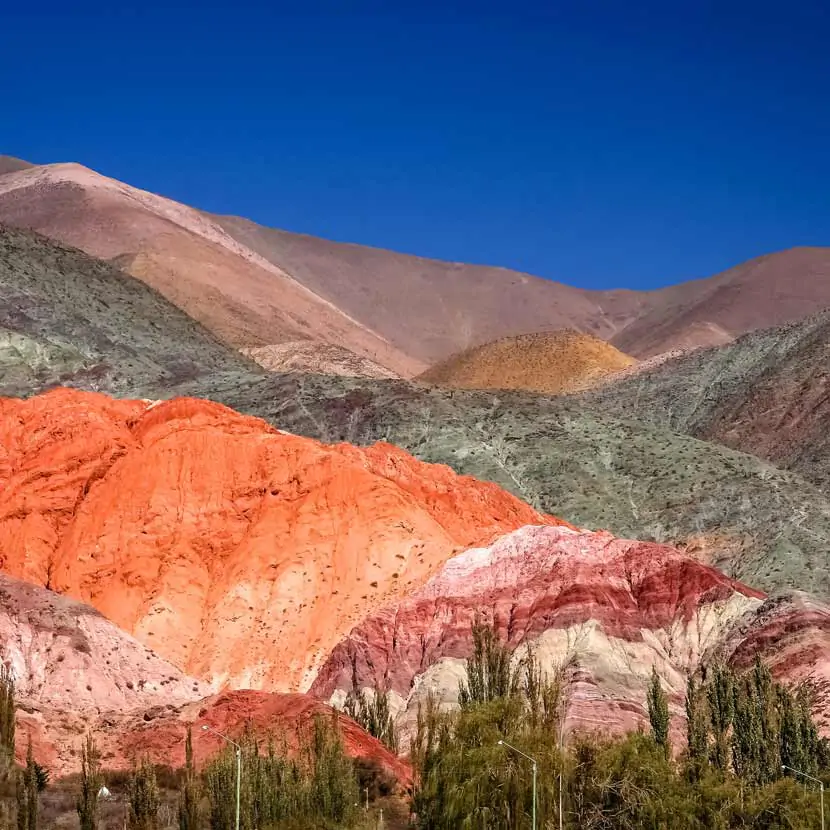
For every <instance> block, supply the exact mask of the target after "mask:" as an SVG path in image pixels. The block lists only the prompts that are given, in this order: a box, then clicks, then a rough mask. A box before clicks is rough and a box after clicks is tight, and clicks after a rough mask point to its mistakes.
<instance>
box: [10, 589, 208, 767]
mask: <svg viewBox="0 0 830 830" xmlns="http://www.w3.org/2000/svg"><path fill="white" fill-rule="evenodd" d="M0 660H2V662H3V663H4V664H5V665H6V666H7V667H8V668H9V669H10V670H11V672H12V675H13V676H14V678H15V685H16V695H17V699H18V702H19V706H20V709H19V715H18V728H17V751H18V756H19V757H20V758H22V757H24V756H25V752H26V744H27V742H28V739H29V737H30V736H31V737H32V739H33V743H34V744H35V746H36V748H37V757H38V760H39V761H40V762H41V763H44V764H46V765H47V766H48V767H49V768H50V769H53V770H62V769H70V768H72V771H74V764H75V763H76V761H77V758H76V755H77V751H78V748H79V746H80V743H81V741H82V740H83V736H84V735H85V734H86V732H87V730H88V729H90V728H91V727H93V726H95V725H98V726H101V727H102V728H105V727H106V724H108V723H110V722H115V721H118V722H121V721H122V720H124V719H136V718H137V719H140V718H142V716H143V714H144V713H146V712H147V711H167V710H173V709H175V708H177V707H180V706H182V705H184V704H186V703H188V702H190V701H193V700H198V699H200V698H203V697H205V696H206V695H210V694H211V692H212V689H211V688H210V686H208V685H206V684H203V683H200V682H199V681H198V680H195V679H194V678H192V677H188V676H186V675H185V674H183V673H182V672H181V670H180V669H178V668H176V667H175V666H174V665H172V664H171V663H169V662H167V661H166V660H163V659H162V658H161V657H159V656H158V655H157V654H156V653H155V652H153V651H152V650H150V649H149V648H147V647H146V646H144V645H142V644H141V643H139V642H138V641H137V640H135V639H133V638H132V637H130V636H129V635H128V634H126V633H125V632H123V631H121V629H119V628H118V627H117V626H115V625H113V623H111V622H110V621H109V620H107V619H106V618H105V617H104V616H103V615H101V614H100V613H99V612H98V611H96V610H95V609H94V608H90V607H89V606H88V605H83V604H81V603H79V602H76V601H74V600H72V599H69V598H68V597H64V596H61V595H59V594H55V593H53V592H52V591H47V590H45V589H43V588H40V587H38V586H36V585H30V584H28V583H26V582H21V581H19V580H16V579H12V578H11V577H8V576H5V575H2V574H0Z"/></svg>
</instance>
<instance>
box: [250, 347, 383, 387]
mask: <svg viewBox="0 0 830 830" xmlns="http://www.w3.org/2000/svg"><path fill="white" fill-rule="evenodd" d="M241 351H242V353H243V354H244V355H247V356H248V357H250V358H251V360H253V361H255V362H256V363H258V364H259V365H260V366H262V368H263V369H268V371H269V372H313V373H315V374H319V375H345V376H346V377H363V378H394V377H397V375H396V374H395V373H394V372H393V371H391V370H390V369H386V368H384V367H383V366H381V365H380V364H379V363H375V362H374V361H373V360H369V359H368V358H365V357H360V356H359V355H356V354H355V353H354V352H350V351H349V350H348V349H343V348H341V347H340V346H331V345H329V344H327V343H314V342H312V341H310V340H297V341H294V342H290V343H278V344H276V345H273V346H256V347H254V348H250V349H242V350H241Z"/></svg>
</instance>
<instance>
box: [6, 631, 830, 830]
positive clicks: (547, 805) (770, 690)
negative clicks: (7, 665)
mask: <svg viewBox="0 0 830 830" xmlns="http://www.w3.org/2000/svg"><path fill="white" fill-rule="evenodd" d="M565 689H566V684H565V679H564V672H563V671H561V670H559V669H556V670H554V671H550V672H545V671H544V670H543V669H542V666H541V664H540V661H539V660H538V659H537V656H536V654H535V653H534V652H533V650H532V649H528V650H527V651H526V652H524V653H523V654H522V655H519V654H516V653H514V652H513V651H512V650H511V649H510V648H509V647H507V646H506V645H505V644H504V643H503V642H502V641H501V640H500V639H499V637H498V636H497V634H496V632H495V631H494V629H493V628H492V627H491V626H488V625H485V624H483V623H481V622H477V623H476V624H475V626H474V628H473V651H472V655H471V657H470V658H469V660H468V661H467V666H466V677H465V679H464V681H463V682H462V683H461V685H460V689H459V697H458V704H459V705H458V708H457V710H455V711H452V712H448V711H442V710H441V709H440V707H439V706H438V704H437V702H436V700H435V699H434V698H428V699H427V701H426V703H425V705H424V706H423V707H421V709H420V710H419V712H418V718H417V724H416V731H415V735H414V736H413V738H412V741H411V746H410V750H411V760H412V764H413V771H414V779H413V789H412V793H411V809H412V826H413V827H417V828H420V829H421V830H526V828H529V827H530V826H531V815H532V811H533V803H534V799H533V788H532V780H533V776H532V769H533V763H534V761H535V764H536V766H537V771H538V786H537V792H536V805H535V806H536V814H537V827H538V828H540V830H541V829H542V828H545V830H547V829H548V828H555V827H558V826H559V822H560V820H561V826H562V827H563V830H577V828H578V830H749V828H753V830H808V828H814V827H819V826H820V821H821V815H820V801H819V797H818V792H817V786H816V784H817V783H818V782H819V781H822V782H823V781H830V745H828V742H827V740H825V739H823V738H821V737H820V736H819V733H818V730H817V728H816V724H815V722H814V720H813V717H812V704H813V700H812V697H811V694H810V691H809V688H807V687H805V688H798V689H788V688H786V687H785V686H783V685H782V684H780V683H777V682H776V681H775V680H774V679H773V678H772V676H771V674H770V672H769V670H768V668H767V667H766V666H765V665H764V664H763V663H762V662H761V661H760V660H756V662H755V664H754V665H753V666H751V667H750V668H749V669H748V670H746V671H736V670H735V669H733V668H731V667H728V666H724V665H720V664H713V665H711V666H708V667H705V668H703V669H701V671H700V672H698V673H697V674H695V675H694V676H692V677H690V678H689V679H688V685H687V693H686V700H685V710H686V715H687V718H686V721H687V722H686V736H685V738H686V740H685V741H683V743H684V744H685V746H683V747H677V746H674V747H673V746H672V737H673V736H676V735H677V730H674V731H673V730H672V722H671V715H670V711H671V710H670V706H669V696H668V695H667V692H666V689H665V688H664V684H663V682H662V680H661V678H660V676H659V675H658V673H657V671H656V670H653V672H652V676H651V681H650V683H649V687H648V690H647V693H646V699H645V701H644V702H645V704H646V707H647V709H648V714H649V723H650V729H649V731H648V732H645V731H640V732H636V733H632V734H629V735H626V736H623V737H610V736H608V735H595V734H576V735H573V734H572V735H569V736H568V740H567V741H566V742H565V741H563V734H562V720H563V717H562V716H563V712H564V711H565V708H566V703H567V701H566V695H565ZM377 698H378V696H377V695H376V696H375V697H374V699H377ZM4 707H5V708H4ZM8 707H11V710H12V712H13V711H14V683H13V680H12V678H11V676H10V675H8V674H4V675H0V729H2V730H3V731H2V732H0V747H2V751H3V757H4V758H5V759H6V763H7V769H9V770H11V771H12V772H13V773H14V775H13V776H12V777H11V779H10V780H11V785H12V789H11V796H12V802H13V801H14V796H15V795H16V800H17V809H16V817H17V820H16V824H17V827H18V829H19V830H38V827H39V826H40V827H42V826H44V822H43V821H40V822H39V815H40V809H39V793H40V792H41V791H42V790H43V789H44V788H45V786H46V784H47V782H48V775H47V773H46V772H45V770H43V769H42V768H41V767H40V766H39V765H38V764H37V762H36V761H35V758H34V754H33V751H32V747H31V744H30V745H29V750H28V753H27V762H26V766H25V768H23V769H16V768H15V767H14V764H13V755H12V754H11V751H10V747H9V746H8V744H7V743H6V740H7V736H8V735H9V732H10V730H9V727H8V724H9V722H10V720H9V718H8V716H7V708H8ZM13 722H14V719H13V717H12V718H11V723H13ZM12 734H13V732H12ZM238 740H239V747H240V753H241V754H240V759H241V770H242V776H241V788H240V790H241V799H240V826H241V828H242V830H369V828H370V827H371V828H375V827H377V826H379V825H378V824H377V819H376V818H375V817H374V816H371V815H370V814H369V813H367V812H365V811H364V799H363V798H362V795H363V794H364V793H363V791H364V788H365V790H366V795H367V797H368V796H369V795H370V796H371V798H372V800H374V799H376V798H382V797H384V796H388V795H389V794H390V793H391V792H392V791H393V788H394V782H393V781H392V780H390V778H389V776H388V774H385V773H383V771H382V769H381V768H380V766H379V765H377V764H376V763H375V764H373V763H371V762H367V761H363V762H354V761H352V760H351V759H350V758H348V756H347V755H346V753H345V750H344V746H343V740H342V735H341V733H340V730H339V726H338V721H337V719H336V717H335V716H333V717H332V718H328V717H317V718H316V719H315V720H314V721H313V722H312V723H310V724H309V725H308V727H307V728H306V729H305V730H304V731H302V732H301V733H300V735H299V736H298V740H297V741H294V742H293V743H292V746H291V747H290V748H289V746H288V744H287V743H285V742H284V743H282V744H278V743H277V742H276V741H275V740H273V739H271V740H268V741H266V742H264V743H263V742H262V741H260V740H259V739H258V738H257V737H256V736H255V735H254V734H253V732H252V731H250V730H248V731H246V732H245V733H244V734H243V735H242V736H239V738H238ZM158 769H159V768H156V767H154V766H153V765H152V764H151V763H150V762H149V760H147V759H146V758H145V759H144V760H142V761H140V762H138V763H136V764H134V766H133V768H132V770H131V771H130V773H129V774H128V775H123V774H122V775H121V776H120V777H119V776H116V775H111V776H109V783H110V785H112V786H115V787H118V788H119V789H120V791H121V792H123V793H124V795H125V797H126V807H127V810H126V817H127V821H128V825H129V828H130V830H158V829H159V828H163V830H167V828H168V827H170V826H171V825H174V824H175V812H172V813H171V812H170V811H169V807H163V806H162V801H163V800H164V799H167V802H168V804H169V801H170V799H171V798H173V797H175V792H176V791H178V798H179V810H178V824H179V828H180V830H233V828H234V825H235V807H236V770H237V758H236V749H235V748H232V747H229V748H228V749H227V750H226V751H225V752H223V753H221V754H220V755H218V756H217V757H215V758H214V759H213V760H211V761H210V762H209V763H208V764H207V766H206V767H205V768H204V769H203V770H201V771H199V770H197V769H196V765H195V762H194V758H193V742H192V735H191V734H190V731H188V734H187V739H186V761H185V766H184V768H183V769H182V770H180V771H179V772H178V773H175V774H174V773H173V772H172V771H171V770H169V769H168V770H167V772H166V776H163V777H162V778H159V777H158V776H159V771H158ZM791 770H793V771H795V770H798V771H799V772H800V773H806V775H807V776H814V778H815V779H816V781H811V780H810V779H809V778H803V777H802V778H795V777H794V775H795V773H794V772H792V771H791ZM104 778H105V776H104V775H103V773H102V771H101V764H100V751H99V749H98V747H97V745H96V743H95V741H94V739H93V737H92V736H87V738H86V741H85V743H84V746H83V748H82V753H81V770H80V776H79V778H78V779H77V783H76V784H73V785H72V786H73V788H74V792H75V793H76V796H77V800H76V808H77V812H78V817H79V823H80V826H81V830H93V828H98V827H99V826H102V827H103V824H101V815H100V812H101V811H100V810H99V804H98V798H99V791H100V789H101V787H102V785H103V784H104ZM108 800H109V801H110V802H112V801H113V799H108ZM160 806H161V807H162V809H160ZM828 807H830V805H828ZM121 809H123V802H122V808H121ZM390 814H391V813H390ZM14 815H15V812H12V813H11V816H12V820H11V821H8V820H7V818H8V816H9V813H8V812H7V811H5V808H4V813H3V816H4V818H3V821H2V824H3V826H4V827H6V826H12V827H13V826H14V824H15V821H14V818H13V816H14ZM120 815H121V817H122V818H121V819H119V827H120V826H121V825H120V821H122V820H123V817H124V816H125V812H122V813H121V814H120ZM45 825H46V826H53V825H52V823H50V822H49V821H48V820H47V821H46V822H45ZM107 826H112V825H111V823H110V824H108V825H107ZM389 826H390V827H392V826H395V827H402V826H403V824H395V825H389Z"/></svg>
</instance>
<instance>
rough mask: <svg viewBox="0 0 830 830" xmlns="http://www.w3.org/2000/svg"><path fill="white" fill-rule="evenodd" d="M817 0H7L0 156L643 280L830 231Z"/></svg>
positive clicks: (826, 34) (581, 276)
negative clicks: (749, 0) (128, 1)
mask: <svg viewBox="0 0 830 830" xmlns="http://www.w3.org/2000/svg"><path fill="white" fill-rule="evenodd" d="M632 5H636V6H637V9H632V8H631V6H632ZM823 5H825V4H820V3H812V2H795V3H790V4H785V3H776V4H774V5H773V4H765V3H763V2H761V3H753V4H743V3H741V4H738V3H729V2H720V3H708V2H696V3H667V2H661V3H652V2H646V3H640V4H630V3H622V2H620V3H603V2H593V3H592V2H583V3H572V4H564V3H562V4H560V3H555V2H549V3H522V2H513V3H499V4H488V3H487V2H486V0H482V2H479V3H453V2H446V3H433V2H431V0H425V2H421V3H417V4H416V3H412V4H409V3H393V2H389V3H376V4H371V3H361V2H359V0H355V2H350V3H315V2H311V3H302V4H301V3H295V4H291V5H288V4H282V3H279V2H273V3H261V4H259V3H249V2H245V1H244V0H240V1H239V2H236V3H216V2H211V0H205V2H204V3H202V4H195V3H193V4H191V5H190V6H189V7H188V5H186V4H183V3H177V2H176V1H175V0H172V2H171V3H167V4H162V3H160V2H156V0H147V1H146V2H144V3H143V4H142V5H141V6H140V7H138V6H136V8H135V10H133V11H130V10H128V9H125V8H119V4H113V3H109V4H103V3H97V2H84V0H79V2H76V3H65V2H61V3H57V2H52V0H44V2H41V3H39V4H35V3H30V4H22V3H15V4H12V5H11V6H10V7H9V8H4V11H3V19H2V28H0V78H2V79H3V93H2V99H0V152H4V153H8V154H11V155H18V156H21V157H24V158H27V159H29V160H31V161H36V162H49V161H66V160H74V161H80V162H82V163H84V164H86V165H89V166H90V167H93V168H95V169H97V170H99V171H101V172H103V173H106V174H108V175H111V176H114V177H116V178H119V179H123V180H125V181H127V182H129V183H131V184H134V185H137V186H139V187H143V188H147V189H149V190H153V191H156V192H159V193H162V194H164V195H167V196H170V197H173V198H176V199H179V200H181V201H184V202H187V203H189V204H193V205H195V206H198V207H203V208H206V209H208V210H212V211H216V212H221V213H233V214H240V215H243V216H248V217H250V218H251V219H254V220H255V221H258V222H261V223H264V224H268V225H273V226H277V227H282V228H286V229H289V230H296V231H301V232H306V233H312V234H317V235H320V236H325V237H328V238H331V239H337V240H342V241H352V242H360V243H364V244H370V245H377V246H381V247H387V248H392V249H395V250H400V251H405V252H409V253H418V254H421V255H424V256H433V257H439V258H443V259H452V260H458V261H466V262H479V263H487V264H493V265H503V266H506V267H511V268H517V269H519V270H524V271H528V272H530V273H534V274H539V275H541V276H545V277H550V278H553V279H559V280H562V281H564V282H569V283H572V284H576V285H582V286H585V287H592V288H606V287H618V286H625V287H631V288H651V287H656V286H659V285H664V284H668V283H671V282H676V281H679V280H682V279H688V278H693V277H698V276H705V275H708V274H711V273H715V272H717V271H719V270H722V269H724V268H726V267H728V266H730V265H732V264H736V263H737V262H740V261H742V260H744V259H747V258H749V257H752V256H756V255H758V254H761V253H766V252H769V251H773V250H778V249H781V248H786V247H790V246H793V245H828V244H830V106H828V104H830V100H828V99H830V57H828V55H829V54H830V50H828V48H827V44H828V43H829V42H830V12H828V11H825V10H824V9H823Z"/></svg>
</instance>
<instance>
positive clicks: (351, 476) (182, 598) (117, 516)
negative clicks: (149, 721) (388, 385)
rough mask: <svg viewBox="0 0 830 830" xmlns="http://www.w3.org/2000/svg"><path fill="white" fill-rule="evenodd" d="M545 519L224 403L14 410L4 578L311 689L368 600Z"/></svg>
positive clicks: (381, 598)
mask: <svg viewBox="0 0 830 830" xmlns="http://www.w3.org/2000/svg"><path fill="white" fill-rule="evenodd" d="M546 522H555V520H554V519H551V518H549V517H545V516H542V515H541V514H539V513H537V512H536V511H535V510H533V509H532V508H530V507H528V506H527V505H525V504H523V503H522V502H520V501H519V500H517V499H516V498H514V497H513V496H511V495H509V494H507V493H505V492H504V491H502V490H500V489H499V488H498V487H496V486H495V485H492V484H485V483H481V482H478V481H474V480H472V479H465V478H460V477H459V476H457V475H456V474H455V473H453V472H452V471H451V470H450V469H449V468H447V467H439V466H434V465H427V464H424V463H422V462H419V461H416V460H415V459H414V458H412V457H411V456H409V455H407V454H406V453H405V452H403V451H401V450H398V449H396V448H395V447H391V446H388V445H376V446H374V447H370V448H368V449H365V450H359V449H357V448H355V447H351V446H347V445H338V446H325V445H322V444H319V443H317V442H315V441H311V440H308V439H305V438H299V437H296V436H293V435H289V434H286V433H281V432H279V431H277V430H275V429H273V428H271V427H269V426H268V425H267V424H265V423H264V422H262V421H259V420H256V419H253V418H249V417H244V416H242V415H239V414H237V413H235V412H232V411H230V410H228V409H226V408H225V407H222V406H220V405H218V404H214V403H210V402H207V401H198V400H186V399H177V400H173V401H169V402H162V403H158V404H152V403H149V402H147V401H114V400H112V399H109V398H106V397H104V396H102V395H94V394H89V393H81V392H76V391H73V390H56V391H54V392H51V393H48V394H45V395H41V396H37V397H35V398H31V399H29V400H26V401H20V400H16V399H5V400H0V567H2V570H3V571H5V572H6V573H10V574H12V575H15V576H20V577H23V578H26V579H28V580H30V581H32V582H36V583H39V584H41V585H46V586H48V587H51V588H53V589H55V590H58V591H61V592H65V593H68V594H70V595H71V596H73V597H75V598H78V599H81V600H83V601H85V602H89V603H90V604H91V605H93V606H94V607H96V608H98V609H99V610H100V611H101V612H102V613H104V614H105V615H106V616H107V617H108V618H109V619H111V620H112V621H113V622H115V623H116V624H118V625H119V626H121V627H122V628H124V629H125V630H126V631H128V632H130V633H132V634H134V635H135V636H136V637H137V638H138V639H139V640H140V641H142V642H144V643H146V644H147V645H149V646H151V647H153V648H155V649H156V650H157V651H158V652H159V654H161V655H163V656H164V657H166V658H167V659H170V660H171V661H172V662H174V663H175V664H176V665H179V666H180V667H182V668H183V669H185V670H186V671H188V672H189V673H191V674H193V675H196V676H199V677H201V678H206V679H209V680H210V681H211V682H216V683H219V684H223V685H225V684H228V685H230V686H235V687H248V688H260V689H272V690H295V689H300V690H302V689H305V688H307V687H308V685H309V684H310V682H311V681H312V679H313V677H314V673H315V671H316V668H317V666H318V665H319V663H320V661H321V660H323V659H325V657H326V656H327V654H328V652H329V650H330V649H331V647H332V646H333V645H334V643H336V642H337V640H338V639H339V638H340V637H341V636H343V634H344V633H345V632H346V631H348V630H349V629H350V628H351V627H352V626H353V625H354V624H356V622H358V621H359V620H360V619H361V618H362V617H363V616H365V614H366V612H367V610H368V609H369V608H371V607H374V606H376V605H377V604H378V603H382V602H386V601H389V600H391V599H393V598H396V597H400V596H402V595H404V594H405V593H406V592H408V591H410V590H412V589H413V588H414V587H417V586H418V585H420V584H422V583H423V582H424V581H425V580H427V579H428V578H429V577H430V575H431V574H432V573H433V572H434V571H435V570H436V569H437V568H439V567H440V566H441V565H442V564H443V562H444V561H445V560H446V559H447V558H448V557H449V556H451V555H452V554H453V553H454V552H457V551H459V550H463V549H465V548H467V547H469V546H471V545H474V544H480V543H482V542H485V541H488V540H490V539H492V538H494V537H496V536H498V535H500V534H502V533H504V532H506V531H509V530H511V529H514V528H516V527H519V526H521V525H524V524H528V523H530V524H533V523H546Z"/></svg>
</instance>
